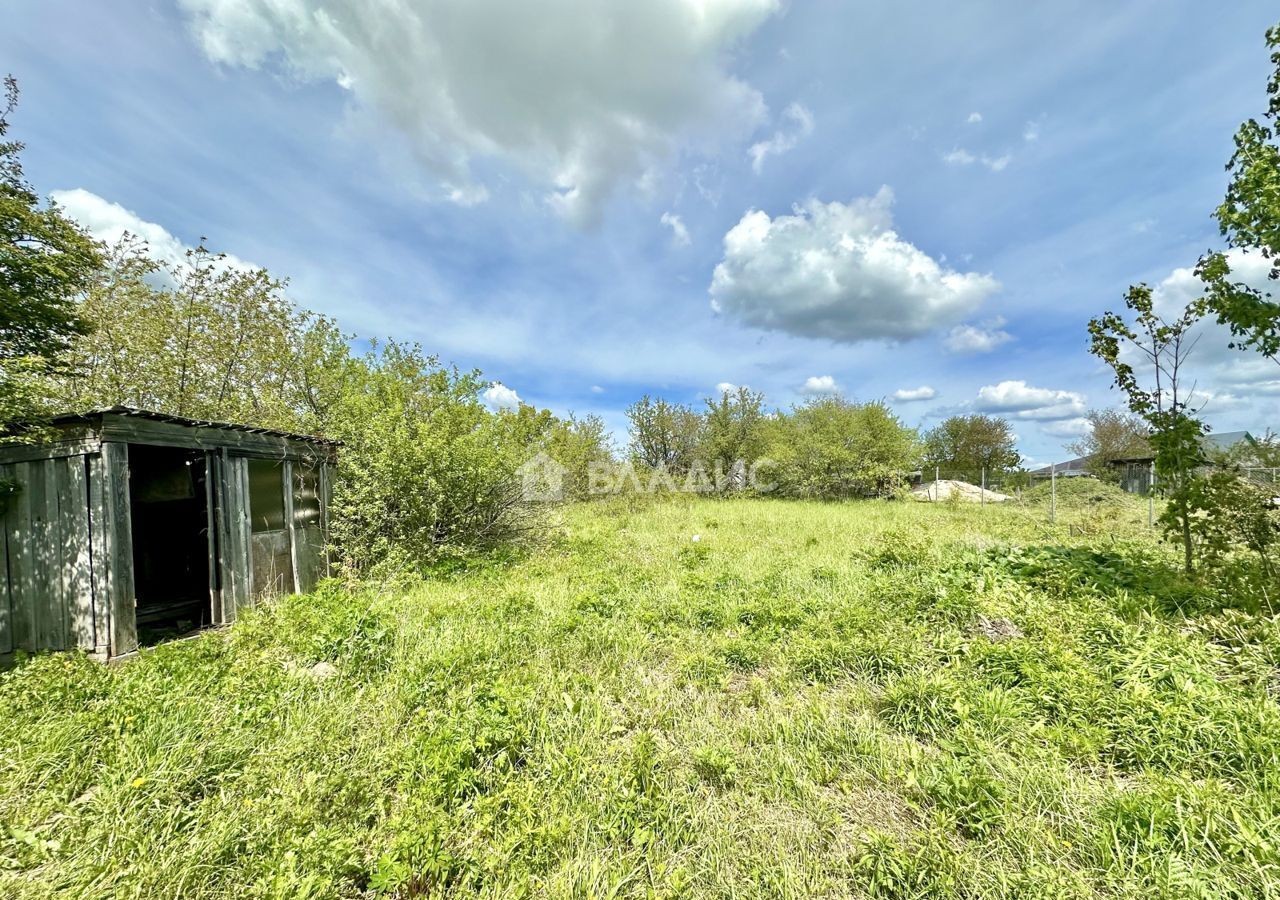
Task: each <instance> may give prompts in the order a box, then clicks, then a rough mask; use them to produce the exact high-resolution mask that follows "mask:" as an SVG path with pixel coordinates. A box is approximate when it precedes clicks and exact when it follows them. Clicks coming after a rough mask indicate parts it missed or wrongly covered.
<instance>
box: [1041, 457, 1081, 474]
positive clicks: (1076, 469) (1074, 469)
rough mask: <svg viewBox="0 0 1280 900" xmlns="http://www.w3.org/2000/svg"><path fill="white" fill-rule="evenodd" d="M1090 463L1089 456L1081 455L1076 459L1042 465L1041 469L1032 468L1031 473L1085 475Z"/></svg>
mask: <svg viewBox="0 0 1280 900" xmlns="http://www.w3.org/2000/svg"><path fill="white" fill-rule="evenodd" d="M1088 463H1089V457H1087V456H1080V457H1077V458H1076V459H1069V460H1067V461H1066V462H1060V463H1054V464H1053V465H1051V466H1042V467H1041V468H1039V469H1032V470H1031V471H1030V472H1029V473H1027V474H1029V475H1053V474H1055V473H1056V474H1058V475H1083V474H1084V472H1085V468H1086V467H1087V465H1088Z"/></svg>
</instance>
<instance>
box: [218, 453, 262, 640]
mask: <svg viewBox="0 0 1280 900" xmlns="http://www.w3.org/2000/svg"><path fill="white" fill-rule="evenodd" d="M214 468H215V470H216V471H217V473H218V478H217V493H218V510H217V520H218V523H217V524H218V551H219V557H220V561H219V565H220V569H221V573H222V622H223V623H226V624H230V623H231V622H234V621H235V620H236V614H237V613H238V612H239V610H241V609H243V608H244V607H246V606H249V605H250V604H251V603H252V602H253V589H252V585H253V566H252V548H251V538H250V532H249V524H250V523H249V461H248V460H247V459H245V458H244V457H239V456H230V455H228V454H225V453H224V454H220V455H219V456H218V457H217V465H215V466H214Z"/></svg>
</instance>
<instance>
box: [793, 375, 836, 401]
mask: <svg viewBox="0 0 1280 900" xmlns="http://www.w3.org/2000/svg"><path fill="white" fill-rule="evenodd" d="M840 391H841V388H840V385H839V384H837V383H836V380H835V379H834V378H832V377H831V376H830V375H810V376H809V377H808V378H806V379H805V381H804V384H802V385H801V386H800V393H802V394H805V395H806V396H809V397H834V396H836V395H837V394H839V393H840Z"/></svg>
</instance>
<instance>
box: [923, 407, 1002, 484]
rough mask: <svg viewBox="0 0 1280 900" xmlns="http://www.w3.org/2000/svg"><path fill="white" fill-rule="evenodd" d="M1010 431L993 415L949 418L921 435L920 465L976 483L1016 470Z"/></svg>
mask: <svg viewBox="0 0 1280 900" xmlns="http://www.w3.org/2000/svg"><path fill="white" fill-rule="evenodd" d="M1020 461H1021V458H1020V457H1019V456H1018V451H1017V448H1016V446H1015V438H1014V434H1013V428H1012V426H1010V425H1009V423H1008V422H1007V421H1005V420H1004V419H1001V418H999V417H996V416H983V415H976V414H975V415H967V416H950V417H949V418H947V419H944V420H943V421H942V422H941V424H939V425H938V426H937V427H936V428H934V429H932V430H931V431H929V432H928V433H927V434H926V435H925V436H924V465H925V467H926V468H933V467H935V466H937V467H938V468H940V469H946V470H948V471H950V472H952V473H953V474H954V473H961V474H963V475H965V477H966V479H968V480H977V479H978V478H979V477H980V473H981V472H982V470H983V469H986V471H987V474H988V475H989V476H990V475H997V474H1000V473H1003V472H1007V471H1009V470H1011V469H1016V468H1017V467H1018V464H1019V462H1020Z"/></svg>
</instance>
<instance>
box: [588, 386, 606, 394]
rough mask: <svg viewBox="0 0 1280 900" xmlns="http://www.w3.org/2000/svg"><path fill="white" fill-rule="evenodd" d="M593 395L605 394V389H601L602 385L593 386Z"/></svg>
mask: <svg viewBox="0 0 1280 900" xmlns="http://www.w3.org/2000/svg"><path fill="white" fill-rule="evenodd" d="M591 393H593V394H603V393H604V388H602V387H601V386H600V385H598V384H593V385H591Z"/></svg>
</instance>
